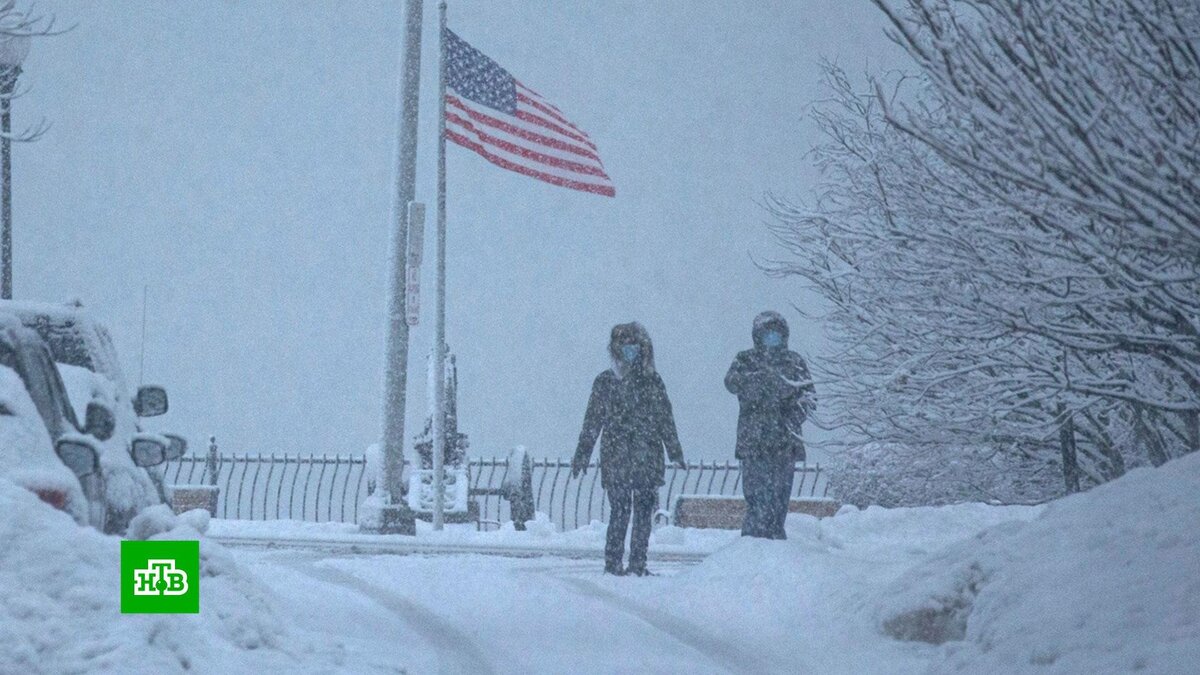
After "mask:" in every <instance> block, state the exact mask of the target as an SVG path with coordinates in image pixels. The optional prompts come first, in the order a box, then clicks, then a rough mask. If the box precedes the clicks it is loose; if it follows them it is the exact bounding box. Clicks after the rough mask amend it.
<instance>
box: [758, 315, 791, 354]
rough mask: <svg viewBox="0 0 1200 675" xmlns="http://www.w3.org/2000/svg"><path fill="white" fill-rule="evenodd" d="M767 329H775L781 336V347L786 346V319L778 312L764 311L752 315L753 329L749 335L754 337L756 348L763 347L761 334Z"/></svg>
mask: <svg viewBox="0 0 1200 675" xmlns="http://www.w3.org/2000/svg"><path fill="white" fill-rule="evenodd" d="M768 330H777V331H779V334H780V335H782V336H783V345H782V347H783V349H787V346H788V325H787V320H786V319H784V318H783V315H782V314H780V313H779V312H772V311H766V312H763V313H761V314H759V315H758V316H756V317H754V329H753V330H752V331H751V335H752V336H753V338H754V347H755V348H756V349H762V348H763V341H762V340H763V334H765V333H766V332H767V331H768Z"/></svg>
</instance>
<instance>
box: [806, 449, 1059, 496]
mask: <svg viewBox="0 0 1200 675" xmlns="http://www.w3.org/2000/svg"><path fill="white" fill-rule="evenodd" d="M1060 471H1061V470H1060V468H1059V466H1058V465H1057V464H1056V463H1054V462H1049V461H1044V460H1040V459H1037V458H1036V457H1031V456H1026V455H1022V454H1020V453H1016V452H998V451H995V450H992V449H990V448H986V447H976V448H967V449H955V450H953V451H949V450H937V449H931V448H920V449H915V448H911V447H908V446H904V445H899V444H885V443H869V444H866V445H862V446H858V447H854V448H850V449H848V450H844V451H842V452H840V453H838V454H837V455H835V457H834V459H833V461H832V462H831V470H830V473H829V488H830V490H831V491H832V492H833V494H835V495H837V497H838V499H840V500H841V501H842V502H843V503H845V504H854V505H855V506H858V507H866V506H868V505H871V504H876V505H879V506H884V507H888V508H893V507H898V506H938V505H943V504H957V503H961V502H980V501H981V502H992V503H1001V504H1014V503H1029V502H1040V501H1044V500H1046V499H1050V498H1052V497H1055V496H1057V495H1059V494H1061V493H1062V490H1063V483H1062V474H1061V473H1060Z"/></svg>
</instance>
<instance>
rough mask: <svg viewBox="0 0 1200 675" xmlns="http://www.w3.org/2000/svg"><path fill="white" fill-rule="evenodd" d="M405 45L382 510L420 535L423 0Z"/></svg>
mask: <svg viewBox="0 0 1200 675" xmlns="http://www.w3.org/2000/svg"><path fill="white" fill-rule="evenodd" d="M404 9H405V11H404V47H403V56H402V60H401V63H400V71H401V77H400V93H399V108H400V112H399V130H398V135H397V140H396V186H395V189H396V191H395V195H394V201H393V202H392V220H393V223H392V225H393V229H392V236H391V247H390V251H389V260H388V262H389V265H390V270H389V273H388V280H389V283H388V304H387V352H386V361H385V375H384V397H383V398H384V408H383V458H384V459H383V476H382V478H383V485H382V486H381V487H382V489H383V490H385V491H386V503H385V504H384V505H383V511H382V513H380V514H379V530H380V531H381V532H384V533H398V534H415V533H416V524H415V521H414V518H413V514H412V511H411V510H410V509H409V508H408V506H407V505H406V504H405V503H404V500H403V499H402V495H403V494H404V418H405V414H406V407H405V406H406V401H405V398H406V394H407V387H408V320H407V316H406V315H407V308H406V302H407V286H406V283H407V269H406V263H407V255H408V213H409V207H408V205H409V203H410V202H412V201H413V200H414V198H415V196H416V184H417V112H418V104H419V102H420V87H421V14H422V9H423V7H422V2H421V0H407V2H405V5H404Z"/></svg>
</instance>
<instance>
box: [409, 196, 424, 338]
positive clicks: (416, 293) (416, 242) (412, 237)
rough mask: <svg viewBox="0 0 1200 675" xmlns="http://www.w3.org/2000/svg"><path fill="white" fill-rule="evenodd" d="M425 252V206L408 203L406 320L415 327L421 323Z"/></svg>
mask: <svg viewBox="0 0 1200 675" xmlns="http://www.w3.org/2000/svg"><path fill="white" fill-rule="evenodd" d="M424 252H425V205H424V204H422V203H421V202H409V203H408V265H407V272H406V274H407V275H408V276H407V283H406V291H407V301H406V302H405V320H406V321H407V322H408V325H410V326H415V325H417V324H418V323H420V322H421V258H422V256H423V255H424Z"/></svg>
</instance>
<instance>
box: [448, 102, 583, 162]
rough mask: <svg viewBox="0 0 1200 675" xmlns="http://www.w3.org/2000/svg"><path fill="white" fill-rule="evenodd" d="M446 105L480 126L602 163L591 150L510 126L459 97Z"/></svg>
mask: <svg viewBox="0 0 1200 675" xmlns="http://www.w3.org/2000/svg"><path fill="white" fill-rule="evenodd" d="M446 103H448V104H450V105H452V106H454V107H455V108H458V109H459V110H461V111H462V112H464V113H466V114H467V116H469V117H470V118H471V119H472V120H474V121H476V122H478V123H480V124H486V125H487V126H490V127H495V128H496V129H500V130H502V131H505V132H507V133H509V134H512V135H513V136H519V137H521V138H522V139H524V140H526V141H530V142H531V143H538V144H541V145H544V146H546V147H549V148H554V149H555V150H562V151H563V152H570V153H573V154H576V155H579V156H580V157H587V158H589V159H594V160H596V161H597V162H599V161H600V158H599V157H597V156H596V153H594V152H592V151H590V150H587V149H585V148H581V147H579V146H577V145H572V144H571V143H568V142H566V141H561V140H558V139H557V138H552V137H550V136H545V135H542V134H539V133H537V132H534V131H529V130H527V129H524V128H521V127H518V126H516V125H513V124H510V123H508V122H505V121H503V120H500V119H497V118H495V117H492V116H491V115H488V114H486V113H482V112H480V111H478V110H475V109H474V108H472V107H469V106H468V105H467V104H466V103H465V102H463V101H462V100H461V99H459V98H458V97H457V96H455V95H453V94H447V95H446Z"/></svg>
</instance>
